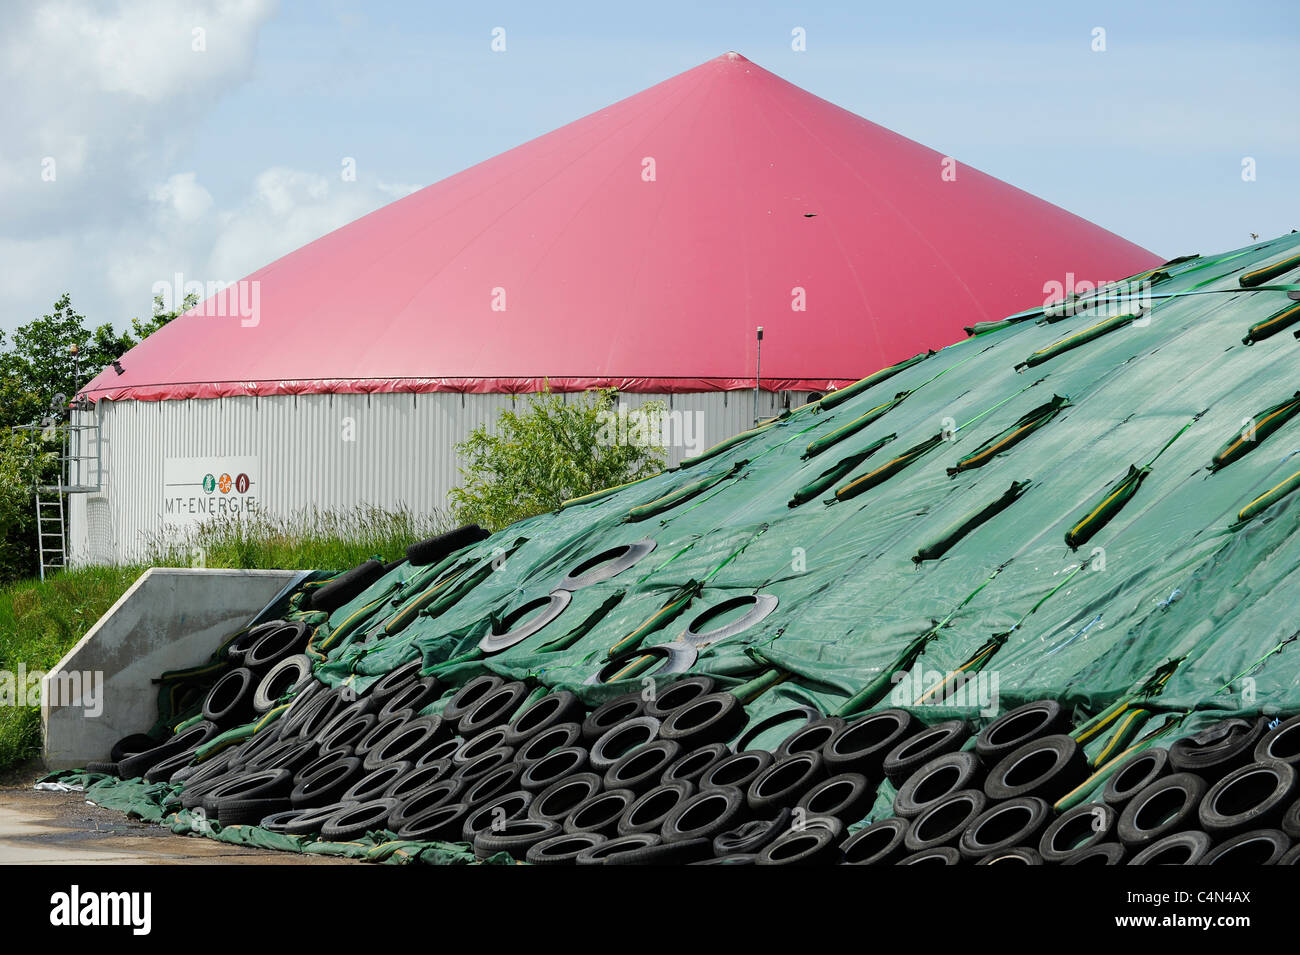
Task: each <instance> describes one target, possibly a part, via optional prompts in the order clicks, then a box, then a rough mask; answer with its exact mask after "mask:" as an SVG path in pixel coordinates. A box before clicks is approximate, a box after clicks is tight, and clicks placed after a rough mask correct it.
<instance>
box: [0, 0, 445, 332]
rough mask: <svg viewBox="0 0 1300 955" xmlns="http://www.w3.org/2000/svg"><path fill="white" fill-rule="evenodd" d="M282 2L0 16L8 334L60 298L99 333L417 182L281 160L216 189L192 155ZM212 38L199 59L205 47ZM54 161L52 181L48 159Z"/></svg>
mask: <svg viewBox="0 0 1300 955" xmlns="http://www.w3.org/2000/svg"><path fill="white" fill-rule="evenodd" d="M273 6H274V4H273V2H272V0H195V2H188V3H176V2H173V0H140V2H133V3H130V4H120V5H116V6H112V7H106V6H105V5H103V4H99V3H92V2H81V0H53V2H51V3H47V4H45V5H44V6H42V7H40V8H37V9H35V10H34V11H31V12H26V13H24V12H18V11H12V10H4V11H0V82H4V83H5V84H6V88H7V93H6V96H5V97H3V98H0V128H3V129H5V131H6V132H5V137H4V139H3V140H0V208H3V209H4V210H5V214H4V216H3V217H0V329H11V328H13V327H14V326H16V325H18V324H21V323H24V322H27V321H30V320H31V319H33V318H35V317H36V316H38V315H41V314H43V313H44V312H46V311H48V310H49V307H50V305H51V304H52V303H53V301H54V299H55V298H56V297H57V296H58V295H59V294H60V293H61V292H63V291H65V290H66V291H70V292H71V293H72V301H73V305H74V307H76V308H78V309H79V310H81V311H82V312H84V313H85V314H86V315H87V318H88V320H89V321H91V322H93V323H95V324H99V323H102V322H111V323H113V324H115V325H117V326H119V327H122V326H124V325H125V324H126V322H127V321H128V320H129V319H130V318H131V317H133V316H137V315H146V314H148V312H149V310H150V308H151V306H152V300H153V292H154V287H155V285H156V284H157V283H159V282H173V280H174V277H175V275H176V273H181V274H182V275H183V276H184V278H185V280H186V281H193V280H198V281H201V282H204V283H207V282H212V281H223V282H229V281H234V280H237V279H240V278H243V277H244V276H246V275H248V274H249V273H250V272H253V271H255V270H256V269H258V268H261V267H262V266H264V265H267V264H268V263H270V262H272V261H274V260H275V259H277V258H279V257H280V256H282V255H285V254H286V253H288V252H291V251H293V250H294V249H296V248H298V247H300V246H302V245H305V244H306V243H308V242H310V241H312V240H313V239H316V238H318V237H320V236H321V235H324V234H325V233H327V232H330V231H332V230H334V229H337V228H338V227H340V226H342V225H345V224H346V223H348V222H350V221H352V220H353V219H356V218H358V217H360V216H362V215H365V214H366V213H368V212H371V211H373V210H374V209H377V208H379V207H380V206H382V205H384V204H386V203H388V202H391V201H393V200H394V199H397V198H400V197H401V196H404V195H407V194H409V193H411V192H413V191H415V190H416V189H417V188H419V187H418V186H414V185H409V184H405V183H390V182H385V181H382V180H378V179H372V178H370V177H369V176H367V175H365V171H364V170H363V172H362V174H361V175H360V176H358V177H357V178H356V179H355V180H352V181H344V180H343V178H342V177H341V176H340V175H339V173H338V172H337V171H331V172H330V174H328V175H325V174H321V173H320V172H316V171H306V170H302V169H294V168H286V167H282V166H275V167H272V168H269V169H265V170H264V171H262V172H261V173H259V174H258V175H256V176H255V177H253V178H252V179H251V180H249V181H247V182H246V183H245V184H244V186H243V188H239V186H238V185H236V186H235V187H234V188H233V189H232V188H230V186H229V184H227V185H226V186H225V187H224V188H223V189H222V190H219V191H216V192H217V194H216V195H214V191H215V190H213V189H211V188H209V186H210V184H205V183H204V182H203V181H202V179H201V177H200V175H199V174H198V173H196V172H195V171H193V169H192V168H185V165H186V164H187V161H186V160H184V159H180V158H178V157H183V156H185V155H186V152H187V150H188V148H189V147H190V145H191V143H192V142H193V141H194V139H195V137H196V136H197V135H198V133H199V131H201V129H202V124H203V122H204V120H205V119H206V118H207V117H208V116H209V115H211V112H212V110H213V108H214V107H215V106H216V105H217V104H218V102H219V101H220V99H221V97H222V96H224V95H225V94H226V93H228V92H229V91H231V90H232V89H234V88H235V87H236V86H238V85H240V84H242V83H243V82H245V80H247V79H248V78H249V77H250V76H251V73H252V70H253V68H254V53H255V50H256V45H257V36H258V32H259V30H260V29H261V27H262V26H263V24H264V23H265V22H266V21H267V20H268V19H269V18H270V16H271V14H272V12H273ZM196 28H201V29H203V30H204V31H205V32H204V33H203V34H202V41H203V43H202V45H203V46H204V47H205V49H203V50H202V51H198V50H195V49H194V46H195V39H196V34H195V33H194V30H195V29H196ZM47 156H49V157H53V158H54V161H55V163H54V169H55V178H54V181H52V182H50V181H44V180H42V178H41V170H42V166H41V160H42V158H43V157H47Z"/></svg>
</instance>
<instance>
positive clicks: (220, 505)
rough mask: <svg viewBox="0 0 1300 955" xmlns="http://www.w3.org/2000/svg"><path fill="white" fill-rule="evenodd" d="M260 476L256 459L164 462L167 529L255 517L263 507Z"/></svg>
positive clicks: (177, 459)
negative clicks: (259, 490)
mask: <svg viewBox="0 0 1300 955" xmlns="http://www.w3.org/2000/svg"><path fill="white" fill-rule="evenodd" d="M260 474H261V468H260V466H259V464H258V459H257V458H255V457H254V458H226V457H211V458H164V459H163V502H162V505H163V506H162V514H163V524H164V526H166V527H186V526H189V525H192V524H200V523H202V522H204V521H213V520H215V521H229V520H238V519H239V518H241V517H253V516H256V514H257V512H258V508H259V506H260V505H261V500H260V496H259V494H258V488H257V482H258V477H259V475H260Z"/></svg>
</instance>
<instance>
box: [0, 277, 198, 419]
mask: <svg viewBox="0 0 1300 955" xmlns="http://www.w3.org/2000/svg"><path fill="white" fill-rule="evenodd" d="M196 304H198V299H197V297H196V296H195V295H194V294H193V293H191V294H190V295H189V296H187V297H186V299H185V302H184V303H183V304H182V306H181V308H180V309H178V310H175V311H170V312H167V311H164V310H163V300H162V296H161V295H159V296H155V298H154V310H153V315H152V316H151V317H150V318H148V319H140V318H133V319H131V329H130V331H127V332H122V333H120V334H119V333H118V332H117V331H116V330H115V329H114V328H113V326H112V325H108V324H106V325H100V326H98V327H97V328H94V329H91V328H90V327H89V326H88V325H87V324H86V320H85V317H84V316H83V315H81V314H80V313H79V312H77V311H76V310H75V309H73V307H72V300H71V296H69V295H68V293H66V292H65V293H63V295H62V296H60V297H59V300H58V301H57V302H55V303H54V310H53V311H52V312H50V313H49V314H48V315H44V316H42V317H41V318H38V319H36V320H35V321H33V322H30V323H28V324H26V325H21V326H19V327H18V328H17V329H16V330H15V331H14V333H13V341H12V344H11V345H10V347H9V348H7V349H6V348H3V340H0V427H6V428H8V427H12V426H14V425H17V424H32V423H34V422H36V421H37V420H39V419H40V418H41V417H42V416H43V415H45V414H46V413H47V411H48V410H49V408H50V403H51V401H52V400H53V398H54V396H55V395H58V394H62V395H65V396H66V397H68V398H69V399H70V398H72V397H73V396H74V395H75V394H76V392H77V389H78V388H79V387H81V386H82V385H84V384H86V382H87V381H89V380H90V379H91V378H92V377H94V376H95V375H97V374H98V373H99V372H100V370H101V369H103V368H104V367H105V366H106V365H108V364H109V363H110V362H112V361H114V360H115V359H117V358H120V357H121V356H122V354H123V353H125V352H126V351H128V350H130V349H131V348H133V347H135V345H137V344H139V343H140V342H141V341H143V340H144V338H145V336H147V335H149V334H151V333H153V332H155V331H157V330H158V329H159V328H162V326H164V325H166V324H167V323H168V322H170V321H171V320H172V319H174V318H175V317H176V316H177V315H179V314H180V313H181V311H184V310H185V309H188V308H192V307H194V305H196ZM74 345H75V346H76V353H75V354H74V353H73V351H72V346H74ZM78 372H79V377H78Z"/></svg>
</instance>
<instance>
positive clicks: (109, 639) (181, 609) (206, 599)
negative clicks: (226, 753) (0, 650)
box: [41, 568, 303, 770]
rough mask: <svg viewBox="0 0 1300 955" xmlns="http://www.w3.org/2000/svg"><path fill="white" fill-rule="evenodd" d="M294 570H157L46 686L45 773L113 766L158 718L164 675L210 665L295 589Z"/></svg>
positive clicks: (49, 675) (82, 642)
mask: <svg viewBox="0 0 1300 955" xmlns="http://www.w3.org/2000/svg"><path fill="white" fill-rule="evenodd" d="M302 576H303V574H302V573H301V572H300V571H294V570H209V569H193V570H192V569H189V568H154V569H152V570H148V571H145V573H144V574H143V575H142V576H141V577H140V579H139V580H137V581H136V582H135V583H134V584H132V585H131V589H130V590H128V591H127V592H126V593H125V594H123V595H122V598H121V599H120V600H118V602H117V603H115V604H114V605H113V607H112V608H111V609H110V610H109V611H108V613H106V614H105V615H104V616H103V617H102V618H101V619H100V621H99V622H98V623H96V624H95V625H94V626H93V627H91V628H90V630H89V631H88V632H87V633H86V635H85V636H84V637H82V638H81V640H80V641H79V642H78V643H77V645H76V646H75V647H73V648H72V649H71V650H69V651H68V653H67V654H66V655H65V656H64V657H63V659H62V660H60V661H59V662H58V664H56V665H55V666H54V668H53V669H51V670H50V671H49V673H47V674H46V675H45V678H44V679H43V680H42V683H41V689H42V703H41V724H42V729H43V731H44V738H45V747H44V758H45V765H46V766H47V767H49V768H50V769H51V770H58V769H69V768H72V767H76V766H84V765H85V764H86V763H87V762H89V761H91V760H106V759H108V751H109V749H110V747H112V745H113V743H115V742H116V741H117V740H119V739H121V738H122V737H123V736H126V735H128V734H130V733H138V732H141V731H143V730H146V729H148V728H149V727H150V726H152V725H153V724H154V721H155V720H157V719H158V702H157V701H158V687H157V686H156V685H154V683H153V682H152V681H153V680H154V678H156V677H157V676H158V675H159V674H160V673H162V672H163V671H165V670H176V669H182V668H184V667H188V666H193V665H196V664H198V663H202V662H203V661H204V660H206V659H207V658H208V656H209V655H210V654H211V653H212V651H213V650H215V649H216V648H217V647H218V646H219V645H220V643H221V641H222V640H223V639H224V638H226V637H227V636H229V635H230V634H231V633H233V632H235V631H236V630H238V629H239V628H240V627H242V626H244V625H245V624H247V623H248V622H249V621H250V620H252V619H253V618H254V617H255V616H256V615H257V614H259V613H260V612H261V611H262V609H263V608H264V607H266V606H267V605H268V604H269V603H271V602H272V601H273V600H275V598H276V597H278V596H280V595H281V594H282V593H283V592H284V590H285V588H286V587H289V586H290V585H293V584H295V583H296V582H297V581H298V580H299V578H301V577H302Z"/></svg>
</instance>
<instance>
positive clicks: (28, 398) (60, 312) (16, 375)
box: [0, 292, 198, 580]
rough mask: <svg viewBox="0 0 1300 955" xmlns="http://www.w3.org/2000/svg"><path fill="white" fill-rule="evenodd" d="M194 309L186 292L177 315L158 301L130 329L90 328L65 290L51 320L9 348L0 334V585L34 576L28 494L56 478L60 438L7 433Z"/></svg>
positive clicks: (26, 330) (35, 419)
mask: <svg viewBox="0 0 1300 955" xmlns="http://www.w3.org/2000/svg"><path fill="white" fill-rule="evenodd" d="M196 304H198V298H197V296H195V295H193V294H190V295H189V296H187V297H186V299H185V301H184V303H183V304H182V305H181V307H180V308H179V309H176V310H173V311H164V309H163V299H162V296H156V297H155V298H154V307H153V314H152V315H151V316H150V317H149V318H147V319H140V318H133V319H131V328H130V330H129V331H126V332H122V333H118V332H117V331H116V330H115V329H114V328H113V326H112V325H109V324H105V325H100V326H98V327H96V328H93V329H92V328H90V327H89V326H88V325H87V324H86V320H85V317H84V316H83V315H81V314H80V313H79V312H77V311H76V310H75V309H74V308H73V307H72V299H71V296H69V295H68V294H67V293H66V292H65V293H64V294H63V295H62V296H60V297H59V300H58V301H57V302H55V303H54V309H53V310H52V311H51V312H50V313H49V314H47V315H43V316H41V317H40V318H38V319H36V320H34V321H32V322H29V323H28V324H26V325H22V326H19V327H18V328H17V329H15V331H14V333H13V336H12V339H11V340H9V342H8V344H7V347H6V339H5V336H4V334H3V333H2V332H0V580H7V579H11V578H13V577H24V576H27V575H29V574H32V573H34V572H35V570H36V559H37V557H36V521H35V513H36V512H35V501H34V499H33V497H32V488H33V487H34V486H35V485H36V484H38V483H54V482H55V481H56V480H57V478H58V468H57V462H56V457H57V452H56V450H55V449H56V448H57V447H58V444H59V442H60V441H61V440H62V432H61V431H59V430H58V429H57V427H56V429H55V434H54V440H50V441H46V440H45V439H44V438H42V436H41V434H40V433H39V432H29V431H23V432H13V431H11V429H12V428H13V427H15V426H17V425H30V424H38V423H40V421H41V420H42V419H43V418H44V417H45V416H46V415H48V414H49V413H50V412H51V411H52V410H53V411H58V412H62V410H64V408H66V405H65V406H64V407H63V408H57V409H56V408H54V407H53V403H54V398H55V396H56V395H59V394H62V395H64V396H65V397H66V398H67V399H69V400H71V399H72V398H73V397H74V396H75V395H76V392H77V389H78V388H80V387H82V386H84V385H85V384H86V382H88V381H89V380H90V379H91V378H92V377H94V376H95V375H96V374H98V373H99V371H100V370H101V369H103V368H104V367H105V366H106V365H108V364H110V363H111V362H112V361H113V360H114V359H117V358H119V357H121V355H122V354H123V353H124V352H126V351H128V350H129V349H131V348H133V347H134V346H135V345H137V344H138V343H139V342H141V341H143V340H144V338H145V337H146V336H147V335H150V334H152V333H153V332H155V331H157V330H158V329H159V328H162V327H163V326H164V325H166V324H167V323H168V322H170V321H171V320H172V319H174V318H175V317H176V316H177V315H179V314H180V313H181V312H182V311H184V310H186V309H189V308H193V307H194V306H195V305H196ZM73 345H75V346H76V353H75V354H74V353H73V351H72V349H71V346H73ZM59 423H61V422H59Z"/></svg>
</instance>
